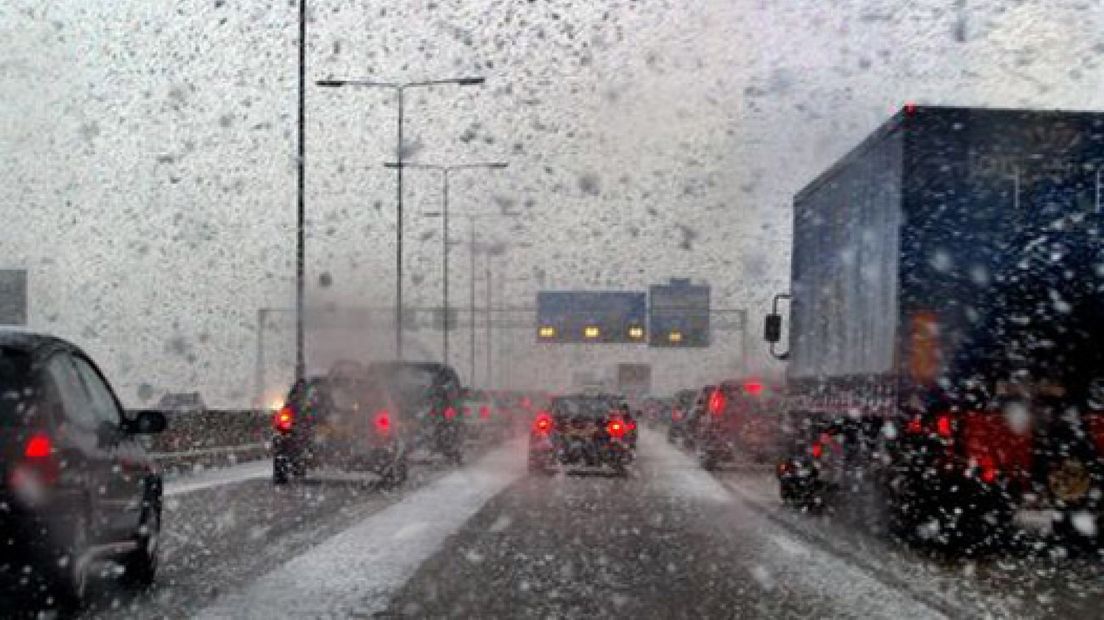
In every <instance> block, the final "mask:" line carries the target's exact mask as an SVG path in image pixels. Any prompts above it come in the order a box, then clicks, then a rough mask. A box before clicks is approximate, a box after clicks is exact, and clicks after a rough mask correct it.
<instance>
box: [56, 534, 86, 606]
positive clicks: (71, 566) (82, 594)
mask: <svg viewBox="0 0 1104 620" xmlns="http://www.w3.org/2000/svg"><path fill="white" fill-rule="evenodd" d="M88 528H89V520H88V518H87V517H84V516H81V517H79V518H77V519H76V520H75V521H74V522H73V531H72V532H71V536H70V540H69V542H68V543H67V544H66V545H65V546H64V547H63V548H62V549H60V557H59V561H58V562H56V564H55V567H54V570H55V572H54V574H53V579H52V580H51V581H52V583H51V584H50V591H51V594H52V595H53V596H54V598H55V600H56V601H57V605H58V607H59V608H60V609H62V610H63V611H69V612H74V611H77V610H79V609H80V608H81V607H83V605H84V602H85V600H86V598H87V595H88V572H89V571H88V561H87V558H85V552H86V551H87V550H88V545H89V542H88ZM63 558H64V559H65V560H64V561H61V560H62V559H63Z"/></svg>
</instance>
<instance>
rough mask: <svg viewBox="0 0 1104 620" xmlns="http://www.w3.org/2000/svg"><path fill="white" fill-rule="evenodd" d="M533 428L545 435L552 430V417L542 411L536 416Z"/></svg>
mask: <svg viewBox="0 0 1104 620" xmlns="http://www.w3.org/2000/svg"><path fill="white" fill-rule="evenodd" d="M533 428H534V429H535V430H536V431H537V432H538V433H547V432H548V431H550V430H552V416H550V415H548V414H547V413H544V412H543V411H542V412H541V413H540V414H538V415H537V419H536V421H534V422H533Z"/></svg>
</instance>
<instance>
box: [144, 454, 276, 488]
mask: <svg viewBox="0 0 1104 620" xmlns="http://www.w3.org/2000/svg"><path fill="white" fill-rule="evenodd" d="M271 476H272V461H271V460H270V459H266V460H263V461H249V462H247V463H239V464H237V465H231V466H230V467H220V468H218V469H208V470H205V471H201V472H197V473H194V474H190V475H187V476H183V477H180V478H177V479H175V480H167V481H166V482H165V491H164V496H165V497H172V496H174V495H183V494H185V493H192V492H195V491H202V490H204V489H211V488H214V487H220V486H225V485H228V484H237V483H239V482H244V481H246V480H256V479H258V478H268V477H271Z"/></svg>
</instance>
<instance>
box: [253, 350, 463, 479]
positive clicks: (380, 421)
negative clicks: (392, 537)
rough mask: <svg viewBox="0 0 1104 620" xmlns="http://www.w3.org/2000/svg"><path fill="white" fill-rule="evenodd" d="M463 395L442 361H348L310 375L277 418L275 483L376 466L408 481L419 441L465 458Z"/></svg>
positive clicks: (386, 474) (297, 386)
mask: <svg viewBox="0 0 1104 620" xmlns="http://www.w3.org/2000/svg"><path fill="white" fill-rule="evenodd" d="M459 395H460V388H459V381H458V380H457V379H456V375H455V372H454V371H452V370H451V369H450V368H448V367H447V366H443V365H441V364H421V363H405V362H404V363H392V362H382V363H373V364H369V365H368V366H367V367H364V366H361V365H359V364H357V363H355V362H342V363H341V364H337V365H335V366H334V368H333V369H332V370H331V371H330V372H329V373H328V374H327V375H326V376H317V377H309V378H306V379H304V380H302V381H300V382H298V383H296V384H295V385H294V386H292V389H291V391H290V392H289V394H288V398H287V401H286V404H285V405H284V406H283V407H282V408H281V409H280V410H279V411H277V412H276V413H275V415H274V416H273V428H274V430H275V434H274V436H273V440H272V452H273V461H272V477H273V482H275V483H276V484H284V483H286V482H288V481H289V479H290V478H291V477H303V476H306V474H307V472H308V470H309V469H311V468H318V467H334V468H338V469H343V470H346V471H369V472H374V473H377V474H379V475H380V476H382V477H383V481H384V483H385V484H386V485H388V486H395V485H398V484H401V483H402V482H403V481H404V480H405V479H406V474H407V455H408V453H409V451H410V450H412V449H413V448H415V447H425V448H427V449H429V450H430V451H434V452H438V453H441V454H444V455H445V456H446V457H448V458H449V459H450V460H452V461H453V462H457V463H459V462H460V461H461V460H462V455H463V440H464V433H463V420H461V419H460V416H459V415H458V412H459V410H458V408H457V406H456V399H458V398H459Z"/></svg>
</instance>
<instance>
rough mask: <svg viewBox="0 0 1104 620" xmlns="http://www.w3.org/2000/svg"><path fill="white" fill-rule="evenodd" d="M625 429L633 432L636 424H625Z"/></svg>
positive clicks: (630, 422)
mask: <svg viewBox="0 0 1104 620" xmlns="http://www.w3.org/2000/svg"><path fill="white" fill-rule="evenodd" d="M625 428H627V429H629V430H630V431H635V430H636V422H632V421H629V422H626V423H625Z"/></svg>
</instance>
